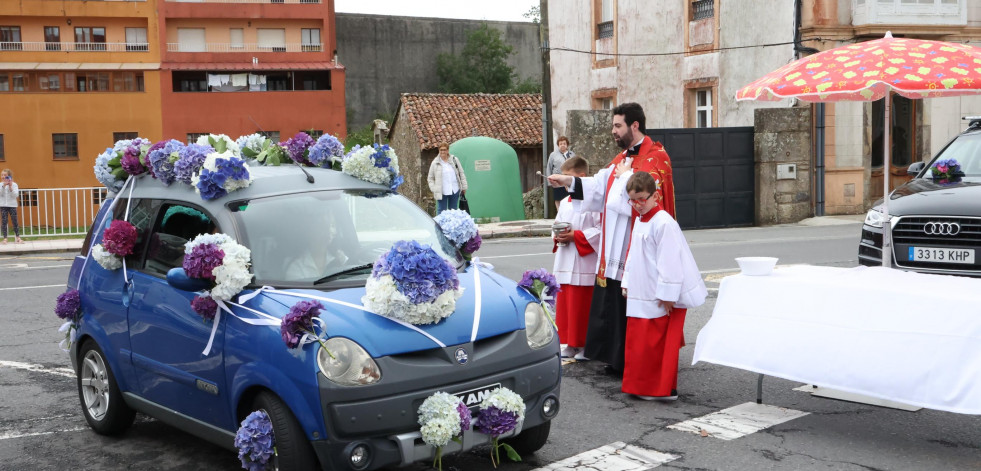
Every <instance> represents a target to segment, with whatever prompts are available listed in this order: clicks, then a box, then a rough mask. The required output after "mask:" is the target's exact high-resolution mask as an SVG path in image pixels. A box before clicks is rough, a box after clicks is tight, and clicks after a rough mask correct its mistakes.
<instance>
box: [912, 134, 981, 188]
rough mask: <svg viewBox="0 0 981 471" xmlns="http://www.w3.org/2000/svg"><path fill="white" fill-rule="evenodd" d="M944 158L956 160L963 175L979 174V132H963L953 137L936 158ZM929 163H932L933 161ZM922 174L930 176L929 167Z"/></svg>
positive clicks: (980, 156) (980, 146)
mask: <svg viewBox="0 0 981 471" xmlns="http://www.w3.org/2000/svg"><path fill="white" fill-rule="evenodd" d="M946 159H955V160H957V163H958V164H960V166H961V171H962V172H964V176H968V177H979V176H981V133H972V134H965V135H963V136H960V137H958V138H957V139H955V140H954V142H951V143H950V145H949V146H947V148H946V149H944V151H943V152H942V153H940V155H938V156H937V160H946ZM930 165H933V162H931V163H930ZM923 175H924V176H925V177H929V176H930V171H929V168H928V169H927V173H924V174H923Z"/></svg>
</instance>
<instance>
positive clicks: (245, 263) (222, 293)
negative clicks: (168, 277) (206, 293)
mask: <svg viewBox="0 0 981 471" xmlns="http://www.w3.org/2000/svg"><path fill="white" fill-rule="evenodd" d="M202 244H214V245H217V246H218V247H219V248H221V251H222V252H224V254H225V256H224V257H223V258H222V260H221V265H219V266H217V267H215V269H214V270H212V271H211V273H212V274H213V275H214V276H215V287H214V288H212V289H211V297H212V298H215V299H220V300H222V301H227V300H229V299H232V297H234V296H235V295H236V294H238V293H239V292H241V291H242V289H243V288H245V287H246V286H247V285H248V284H249V283H251V282H252V273H250V272H249V265H250V264H251V261H252V251H251V250H249V249H248V248H247V247H245V246H244V245H242V244H239V243H238V242H235V239H233V238H231V236H229V235H227V234H201V235H199V236H197V237H195V238H194V239H192V240H190V241H188V242H187V243H186V244H184V253H190V252H191V251H192V250H194V247H196V246H198V245H202Z"/></svg>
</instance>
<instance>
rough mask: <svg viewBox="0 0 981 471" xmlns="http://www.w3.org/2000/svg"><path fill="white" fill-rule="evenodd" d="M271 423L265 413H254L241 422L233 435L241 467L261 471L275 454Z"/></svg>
mask: <svg viewBox="0 0 981 471" xmlns="http://www.w3.org/2000/svg"><path fill="white" fill-rule="evenodd" d="M274 438H275V437H274V435H273V426H272V421H271V420H269V415H268V414H266V412H265V411H255V412H253V413H251V414H249V416H248V417H246V418H245V420H243V421H242V424H241V426H240V427H239V428H238V432H236V433H235V447H236V448H238V459H239V460H241V461H242V467H243V468H245V469H247V470H249V471H263V470H265V469H266V465H267V464H268V463H269V459H270V458H272V457H273V455H274V454H275V453H276V448H275V443H274Z"/></svg>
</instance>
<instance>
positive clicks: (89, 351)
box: [75, 339, 136, 435]
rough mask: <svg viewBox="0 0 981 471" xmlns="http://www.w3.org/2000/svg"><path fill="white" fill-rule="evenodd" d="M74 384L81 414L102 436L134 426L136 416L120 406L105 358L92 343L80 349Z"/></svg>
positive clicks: (120, 401) (86, 342)
mask: <svg viewBox="0 0 981 471" xmlns="http://www.w3.org/2000/svg"><path fill="white" fill-rule="evenodd" d="M79 358H80V359H81V361H79V363H78V372H77V373H76V375H75V376H76V379H77V381H76V383H77V384H78V398H79V399H80V400H81V402H82V414H84V415H85V421H86V422H88V423H89V427H92V430H95V432H96V433H99V434H102V435H115V434H118V433H121V432H123V431H124V430H126V429H127V428H129V426H130V425H132V424H133V419H134V418H136V412H134V411H133V409H130V408H129V406H127V405H126V403H125V402H123V395H122V393H121V392H119V386H118V385H117V384H116V377H115V376H113V374H112V370H111V369H109V364H108V363H106V360H105V355H103V354H102V350H100V349H99V346H98V345H97V344H96V343H95V341H94V340H91V339H89V340H86V341H85V343H84V344H82V348H81V349H80V353H79Z"/></svg>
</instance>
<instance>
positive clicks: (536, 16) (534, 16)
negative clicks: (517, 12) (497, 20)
mask: <svg viewBox="0 0 981 471" xmlns="http://www.w3.org/2000/svg"><path fill="white" fill-rule="evenodd" d="M521 16H523V17H525V18H528V19H529V20H531V22H532V23H538V22H540V21H541V20H542V7H541V5H535V6H533V7H531V8H529V9H528V11H526V12H524V13H522V14H521Z"/></svg>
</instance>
